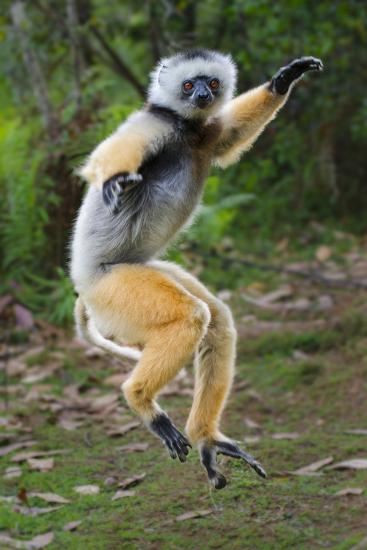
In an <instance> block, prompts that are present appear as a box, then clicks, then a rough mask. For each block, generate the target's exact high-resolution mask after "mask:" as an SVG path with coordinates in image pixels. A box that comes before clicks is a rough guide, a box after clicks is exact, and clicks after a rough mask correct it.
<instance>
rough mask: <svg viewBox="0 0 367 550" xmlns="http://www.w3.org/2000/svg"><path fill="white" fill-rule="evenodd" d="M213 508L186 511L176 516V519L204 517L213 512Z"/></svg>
mask: <svg viewBox="0 0 367 550" xmlns="http://www.w3.org/2000/svg"><path fill="white" fill-rule="evenodd" d="M212 513H213V510H196V511H195V512H194V511H193V512H185V513H184V514H181V515H180V516H177V517H176V521H185V520H187V519H196V518H203V517H205V516H209V514H212Z"/></svg>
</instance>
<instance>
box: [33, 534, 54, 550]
mask: <svg viewBox="0 0 367 550" xmlns="http://www.w3.org/2000/svg"><path fill="white" fill-rule="evenodd" d="M53 540H54V534H53V533H51V532H50V533H44V534H43V535H37V537H34V538H33V539H32V540H31V541H30V543H31V548H32V550H33V548H37V549H38V548H46V546H48V545H49V544H50V543H51V542H52V541H53Z"/></svg>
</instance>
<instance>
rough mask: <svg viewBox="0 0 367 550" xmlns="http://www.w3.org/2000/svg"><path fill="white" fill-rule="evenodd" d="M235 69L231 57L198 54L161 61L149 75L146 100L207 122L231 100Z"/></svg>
mask: <svg viewBox="0 0 367 550" xmlns="http://www.w3.org/2000/svg"><path fill="white" fill-rule="evenodd" d="M235 83H236V67H235V65H234V63H233V61H232V59H231V57H230V56H225V55H223V54H220V53H218V52H212V51H209V50H200V51H196V52H195V51H194V52H191V53H190V52H186V53H185V52H183V53H179V54H176V55H174V56H173V57H169V58H166V59H162V60H161V62H160V63H159V65H158V66H157V68H156V69H155V71H154V72H153V73H152V82H151V85H150V88H149V94H148V99H149V101H150V102H151V103H156V104H158V105H163V106H165V107H168V108H170V109H173V110H174V111H176V112H177V113H179V114H180V115H181V116H183V117H187V118H190V117H200V118H207V117H209V116H212V115H214V114H215V113H216V112H218V111H219V110H220V109H221V108H222V106H223V105H224V104H225V103H226V102H227V101H228V100H230V99H231V97H232V95H233V91H234V87H235Z"/></svg>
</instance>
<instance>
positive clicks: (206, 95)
mask: <svg viewBox="0 0 367 550" xmlns="http://www.w3.org/2000/svg"><path fill="white" fill-rule="evenodd" d="M209 97H210V95H209V93H208V92H199V93H198V98H199V99H209Z"/></svg>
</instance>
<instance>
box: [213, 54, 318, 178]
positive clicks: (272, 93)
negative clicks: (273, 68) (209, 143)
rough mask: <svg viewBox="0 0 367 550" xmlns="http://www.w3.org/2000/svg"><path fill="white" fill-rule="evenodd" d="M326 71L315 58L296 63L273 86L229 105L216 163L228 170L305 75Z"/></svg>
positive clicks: (306, 58) (280, 72) (223, 121)
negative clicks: (306, 73) (311, 72)
mask: <svg viewBox="0 0 367 550" xmlns="http://www.w3.org/2000/svg"><path fill="white" fill-rule="evenodd" d="M322 69H323V65H322V62H321V61H320V60H319V59H316V58H314V57H302V58H300V59H296V60H294V61H292V63H290V64H289V65H287V66H285V67H282V68H281V69H280V70H279V71H278V72H277V73H276V74H275V76H274V77H273V78H272V79H271V81H270V82H268V83H266V84H263V85H262V86H259V87H257V88H254V89H253V90H250V91H248V92H246V93H244V94H242V95H240V96H238V97H236V98H235V99H233V100H232V101H230V102H229V103H227V104H226V105H225V106H224V108H223V110H222V112H221V115H220V118H221V121H222V124H223V134H222V136H221V139H220V141H219V142H218V145H217V148H216V154H215V163H216V164H218V165H219V166H221V167H223V168H224V167H226V166H228V165H229V164H232V163H233V162H235V161H236V160H238V158H239V156H240V154H241V153H242V152H244V151H246V150H248V149H249V148H250V147H251V146H252V144H253V143H254V141H255V140H256V139H257V138H258V137H259V135H260V134H261V132H262V131H263V130H264V128H265V126H266V125H267V124H268V122H270V121H271V120H272V119H273V118H274V117H275V116H276V114H277V112H278V110H279V109H280V108H281V107H282V106H283V105H284V103H285V102H286V101H287V99H288V95H289V91H290V89H291V88H292V85H293V84H294V83H295V82H296V81H297V80H299V79H300V78H301V76H302V75H303V74H304V73H305V72H307V71H321V70H322Z"/></svg>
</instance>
